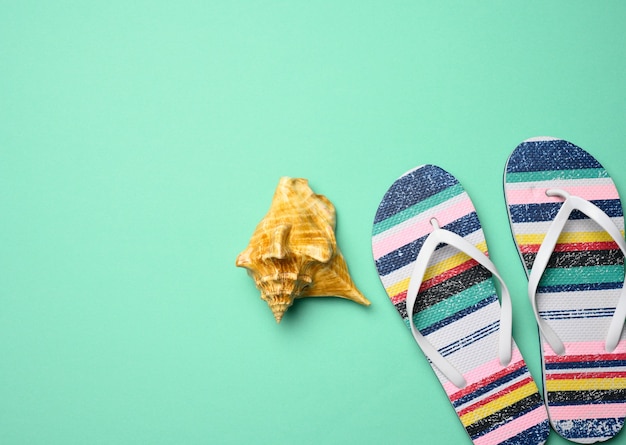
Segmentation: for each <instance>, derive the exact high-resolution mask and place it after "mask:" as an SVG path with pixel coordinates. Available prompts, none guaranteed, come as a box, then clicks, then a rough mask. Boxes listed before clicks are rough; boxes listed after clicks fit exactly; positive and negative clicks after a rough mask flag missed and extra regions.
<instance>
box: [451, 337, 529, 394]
mask: <svg viewBox="0 0 626 445" xmlns="http://www.w3.org/2000/svg"><path fill="white" fill-rule="evenodd" d="M493 353H494V354H496V351H493ZM522 360H523V359H522V355H521V354H520V352H519V350H518V349H517V348H514V349H513V356H512V358H511V363H510V364H509V365H508V366H511V365H514V364H515V363H517V362H519V361H522ZM502 369H504V368H503V367H502V365H501V364H500V359H499V358H495V359H494V360H491V361H489V362H487V363H485V364H484V365H481V366H479V367H477V368H474V369H472V370H471V371H469V372H466V373H465V374H463V377H464V378H465V380H466V381H467V385H468V386H469V385H472V384H474V383H476V382H479V381H481V380H482V379H484V378H485V377H489V376H490V375H491V374H495V373H496V372H498V371H502ZM443 389H444V390H445V391H446V394H448V397H451V396H452V395H453V394H454V393H455V392H457V391H459V388H457V387H456V386H454V384H453V383H452V382H446V383H444V384H443Z"/></svg>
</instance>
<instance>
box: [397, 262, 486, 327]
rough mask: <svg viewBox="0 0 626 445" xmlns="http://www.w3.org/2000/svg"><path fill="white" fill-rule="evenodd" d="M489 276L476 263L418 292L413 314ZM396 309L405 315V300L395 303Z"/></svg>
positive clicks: (403, 316)
mask: <svg viewBox="0 0 626 445" xmlns="http://www.w3.org/2000/svg"><path fill="white" fill-rule="evenodd" d="M490 277H491V272H489V271H488V270H487V269H485V268H484V267H482V266H481V265H480V264H476V265H475V266H474V267H472V268H470V269H468V270H466V271H464V272H461V273H460V274H458V275H455V276H454V277H451V278H448V279H447V280H445V281H443V282H441V283H439V284H437V285H436V286H433V287H431V288H428V289H426V290H425V291H423V292H420V293H419V295H418V296H417V301H416V303H415V310H414V312H413V313H414V314H416V313H417V312H419V311H423V310H424V309H426V308H429V307H430V306H433V305H435V304H437V303H440V302H442V301H443V300H445V299H446V298H450V297H451V296H453V295H456V294H458V293H459V292H463V291H464V290H466V289H469V288H470V287H472V286H474V285H475V284H478V283H482V282H483V281H485V280H486V279H488V278H490ZM396 309H397V310H398V312H400V315H402V318H406V317H407V315H408V314H407V312H406V301H401V302H399V303H397V304H396Z"/></svg>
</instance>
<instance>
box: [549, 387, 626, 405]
mask: <svg viewBox="0 0 626 445" xmlns="http://www.w3.org/2000/svg"><path fill="white" fill-rule="evenodd" d="M625 401H626V389H602V390H599V389H598V390H596V389H594V390H590V391H548V403H549V404H550V405H582V404H586V403H622V402H625Z"/></svg>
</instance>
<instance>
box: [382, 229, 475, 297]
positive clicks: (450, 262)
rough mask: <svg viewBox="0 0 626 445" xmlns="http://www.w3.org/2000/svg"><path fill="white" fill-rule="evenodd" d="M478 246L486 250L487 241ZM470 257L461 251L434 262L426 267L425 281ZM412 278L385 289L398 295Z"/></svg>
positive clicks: (389, 293) (391, 293) (392, 294)
mask: <svg viewBox="0 0 626 445" xmlns="http://www.w3.org/2000/svg"><path fill="white" fill-rule="evenodd" d="M476 248H478V249H479V250H480V251H481V252H486V251H487V243H486V242H485V241H482V242H480V243H478V244H476ZM468 259H469V257H468V256H467V255H466V254H464V253H463V252H459V253H457V254H456V255H453V256H451V257H450V258H447V259H445V260H443V261H440V262H439V263H437V264H433V265H432V266H430V267H428V268H426V272H425V273H424V281H426V280H430V279H431V278H434V277H436V276H437V275H441V274H442V273H444V272H446V271H448V270H450V269H454V268H455V267H457V266H460V265H461V264H463V263H465V262H466V261H467V260H468ZM410 279H411V278H410V277H409V278H405V279H404V280H401V281H398V282H397V283H395V284H392V285H391V286H389V287H388V288H386V289H385V290H386V291H387V294H388V295H391V296H394V295H398V294H399V293H401V292H405V291H406V290H408V288H409V281H410Z"/></svg>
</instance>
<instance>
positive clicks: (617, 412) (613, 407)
mask: <svg viewBox="0 0 626 445" xmlns="http://www.w3.org/2000/svg"><path fill="white" fill-rule="evenodd" d="M548 411H549V412H550V419H552V420H553V421H555V420H573V419H610V418H615V417H624V416H626V403H602V404H598V405H564V406H551V407H549V408H548Z"/></svg>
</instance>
